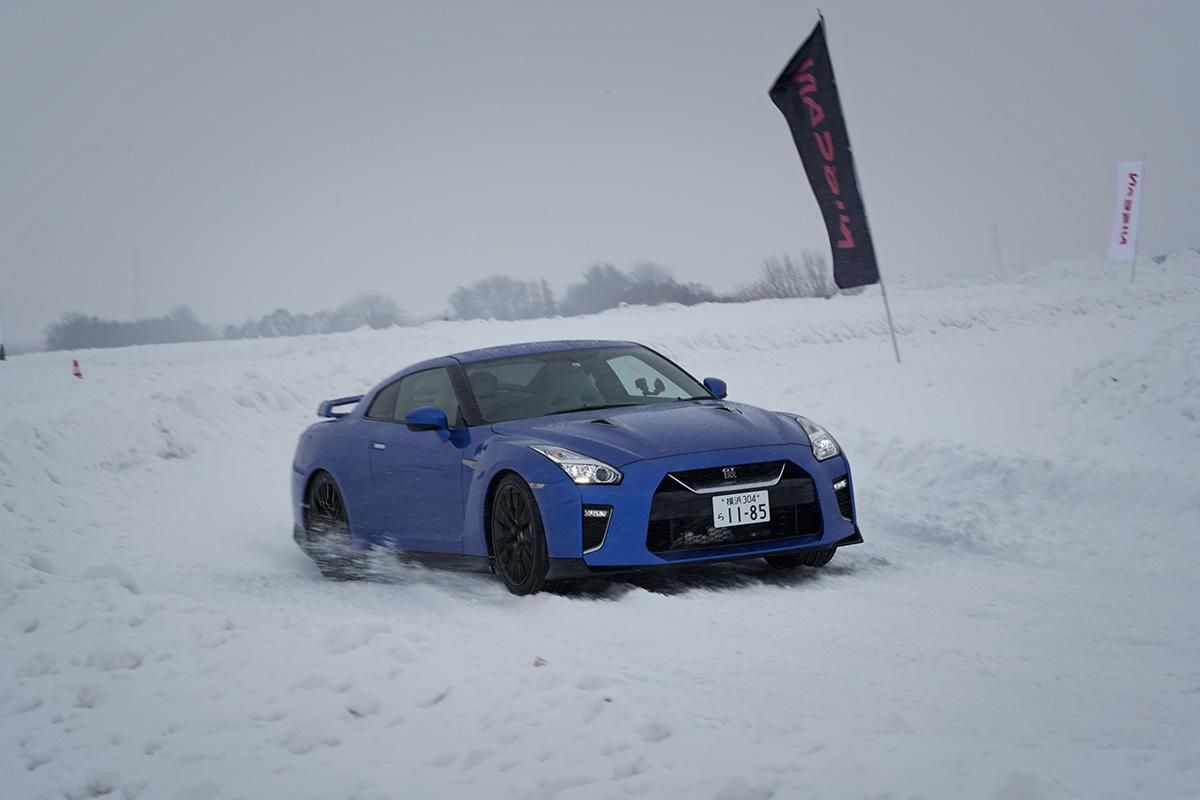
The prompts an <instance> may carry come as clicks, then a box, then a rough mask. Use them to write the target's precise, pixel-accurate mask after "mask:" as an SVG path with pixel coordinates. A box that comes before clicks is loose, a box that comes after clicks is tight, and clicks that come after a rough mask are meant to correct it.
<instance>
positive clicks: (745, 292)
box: [45, 251, 838, 350]
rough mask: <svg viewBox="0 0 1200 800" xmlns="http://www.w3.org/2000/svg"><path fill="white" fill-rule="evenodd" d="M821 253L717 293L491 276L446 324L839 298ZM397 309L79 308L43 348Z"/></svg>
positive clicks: (612, 277)
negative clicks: (225, 320) (204, 311)
mask: <svg viewBox="0 0 1200 800" xmlns="http://www.w3.org/2000/svg"><path fill="white" fill-rule="evenodd" d="M837 291H838V289H837V287H836V286H835V285H834V283H833V276H832V274H831V273H830V270H829V265H828V262H827V261H826V259H825V256H824V255H823V254H821V253H817V252H814V251H805V252H803V253H801V255H800V258H799V259H793V258H792V257H790V256H779V257H771V258H767V259H766V260H765V261H764V262H763V265H762V268H761V269H760V271H759V273H758V275H757V276H756V277H755V278H754V279H753V280H751V281H749V282H748V283H745V284H743V285H741V286H739V287H737V288H736V289H734V290H733V291H732V292H728V293H725V294H720V293H717V292H715V291H713V290H712V289H711V288H709V287H707V286H705V285H704V284H701V283H694V282H683V281H679V280H677V279H676V278H675V277H674V275H673V274H672V273H671V272H670V270H668V269H666V268H664V267H661V266H659V265H657V264H652V263H642V264H638V265H636V266H634V267H632V268H631V269H628V270H622V269H619V268H617V267H615V266H613V265H612V264H594V265H592V266H590V267H588V268H587V269H586V270H585V271H584V272H583V275H582V276H580V279H579V280H578V281H576V282H575V283H572V284H570V285H569V286H568V287H567V288H566V290H565V291H564V292H563V295H562V297H561V298H557V297H555V295H554V292H553V291H552V290H551V288H550V285H549V283H548V282H547V281H546V280H545V279H540V280H531V281H521V280H517V279H514V278H510V277H508V276H506V275H493V276H491V277H489V278H484V279H482V280H479V281H475V282H474V283H472V284H469V285H467V286H459V287H458V288H456V289H455V290H454V291H452V292H451V293H450V296H449V297H448V298H447V306H448V309H447V311H446V313H445V315H444V316H445V317H446V318H447V319H496V320H518V319H536V318H541V317H552V316H576V315H580V314H594V313H597V312H600V311H604V310H606V309H609V308H616V307H618V306H622V305H650V306H654V305H662V304H664V303H678V304H681V305H686V306H692V305H696V304H698V303H741V302H748V301H751V300H763V299H769V298H793V297H830V296H832V295H834V294H836V293H837ZM406 322H407V318H406V316H405V313H404V311H403V309H401V308H400V306H399V304H398V303H397V302H396V301H395V300H393V299H392V298H390V297H387V296H385V295H382V294H379V293H367V294H362V295H359V296H357V297H355V298H354V299H352V300H350V301H349V302H346V303H343V304H342V305H340V306H338V307H337V308H336V309H334V310H332V311H317V312H314V313H300V314H293V313H292V312H290V311H288V310H287V309H285V308H277V309H275V310H274V311H271V312H270V313H268V314H264V315H263V316H261V317H258V318H251V319H247V320H245V321H244V322H242V323H241V324H237V325H226V326H225V327H224V328H223V329H222V330H221V332H220V335H219V336H218V334H217V333H216V331H215V330H214V329H213V328H211V327H210V326H208V325H206V324H205V323H203V322H201V321H200V319H199V318H198V317H197V316H196V314H195V313H194V312H193V311H192V310H191V309H190V308H188V307H187V306H176V307H175V308H173V309H171V310H170V311H169V312H168V313H167V314H165V315H164V316H161V317H147V318H144V319H135V320H120V321H119V320H109V319H101V318H100V317H96V316H88V315H86V314H82V313H80V312H77V311H72V312H69V313H67V314H64V315H63V317H62V319H61V320H59V321H58V322H55V323H53V324H51V325H48V326H47V327H46V330H45V338H46V348H47V349H48V350H77V349H83V348H89V347H124V346H127V345H135V344H165V343H171V342H198V341H207V340H210V339H217V338H224V339H257V338H272V337H276V336H303V335H306V334H318V333H337V332H340V331H349V330H354V329H356V328H361V327H363V326H366V327H370V328H376V329H379V328H388V327H391V326H393V325H404V324H406Z"/></svg>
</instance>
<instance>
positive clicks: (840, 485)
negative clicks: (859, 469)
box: [833, 475, 854, 520]
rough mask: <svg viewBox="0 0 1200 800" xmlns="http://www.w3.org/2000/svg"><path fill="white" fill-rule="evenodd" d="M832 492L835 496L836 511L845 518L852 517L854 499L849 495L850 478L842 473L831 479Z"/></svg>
mask: <svg viewBox="0 0 1200 800" xmlns="http://www.w3.org/2000/svg"><path fill="white" fill-rule="evenodd" d="M833 493H834V494H835V495H836V496H837V503H838V511H841V512H842V516H843V517H845V518H846V519H849V520H852V519H854V501H853V500H852V499H851V497H850V478H849V476H847V475H843V476H842V477H840V478H835V479H834V481H833Z"/></svg>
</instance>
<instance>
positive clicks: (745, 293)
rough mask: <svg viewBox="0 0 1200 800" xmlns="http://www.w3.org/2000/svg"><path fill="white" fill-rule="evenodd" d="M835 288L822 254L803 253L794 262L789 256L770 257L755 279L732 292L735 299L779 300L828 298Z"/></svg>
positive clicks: (834, 291)
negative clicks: (786, 298) (788, 298)
mask: <svg viewBox="0 0 1200 800" xmlns="http://www.w3.org/2000/svg"><path fill="white" fill-rule="evenodd" d="M834 294H837V285H836V284H834V282H833V274H832V273H831V272H830V270H829V263H828V262H827V261H826V260H825V255H824V254H823V253H819V252H817V251H815V250H805V251H804V252H802V253H801V254H800V262H799V263H796V261H794V260H793V259H792V257H791V256H786V255H785V256H770V257H768V258H766V259H764V261H763V266H762V270H761V271H760V272H759V276H758V279H757V280H756V281H754V282H753V283H750V284H747V285H745V286H742V287H741V288H739V289H738V290H737V291H736V292H734V299H736V300H762V299H766V298H783V297H831V296H832V295H834Z"/></svg>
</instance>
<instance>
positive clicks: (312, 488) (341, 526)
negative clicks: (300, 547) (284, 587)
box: [305, 472, 362, 581]
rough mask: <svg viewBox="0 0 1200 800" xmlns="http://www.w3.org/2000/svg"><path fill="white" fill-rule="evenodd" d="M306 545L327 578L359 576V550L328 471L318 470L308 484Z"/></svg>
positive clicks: (336, 486)
mask: <svg viewBox="0 0 1200 800" xmlns="http://www.w3.org/2000/svg"><path fill="white" fill-rule="evenodd" d="M306 523H307V524H306V525H305V534H306V535H307V537H308V546H307V547H306V548H305V549H306V550H307V552H308V554H309V556H311V557H312V560H313V561H315V562H316V564H317V569H319V570H321V574H322V575H324V576H325V577H326V578H332V579H334V580H342V581H345V580H352V579H353V578H356V577H358V575H359V574H360V572H361V570H360V569H359V566H360V562H361V559H362V554H361V553H359V551H358V550H357V548H355V546H354V539H353V537H352V536H351V535H350V518H349V516H348V515H347V514H346V503H345V501H343V500H342V492H341V490H340V489H338V485H337V482H336V481H334V479H333V476H332V475H330V474H329V473H328V472H318V473H317V474H316V475H315V476H314V477H313V479H312V482H311V483H310V484H309V486H308V518H307V520H306Z"/></svg>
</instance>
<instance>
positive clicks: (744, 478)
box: [671, 461, 785, 493]
mask: <svg viewBox="0 0 1200 800" xmlns="http://www.w3.org/2000/svg"><path fill="white" fill-rule="evenodd" d="M784 463H785V462H783V461H764V462H761V463H758V464H734V465H731V466H728V467H709V468H708V469H689V470H687V471H685V472H672V473H671V475H672V476H674V478H675V480H677V481H679V483H682V484H683V485H684V486H686V487H688V488H689V489H691V490H692V491H694V492H705V493H711V492H719V491H722V490H723V489H724V487H726V486H729V487H733V488H730V490H729V491H731V492H736V491H738V489H737V488H736V487H738V486H744V485H745V484H748V483H769V482H771V481H773V480H775V479H776V478H778V477H779V472H780V470H782V469H783V465H784ZM727 469H728V470H733V475H734V477H732V478H726V477H725V470H727Z"/></svg>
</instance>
